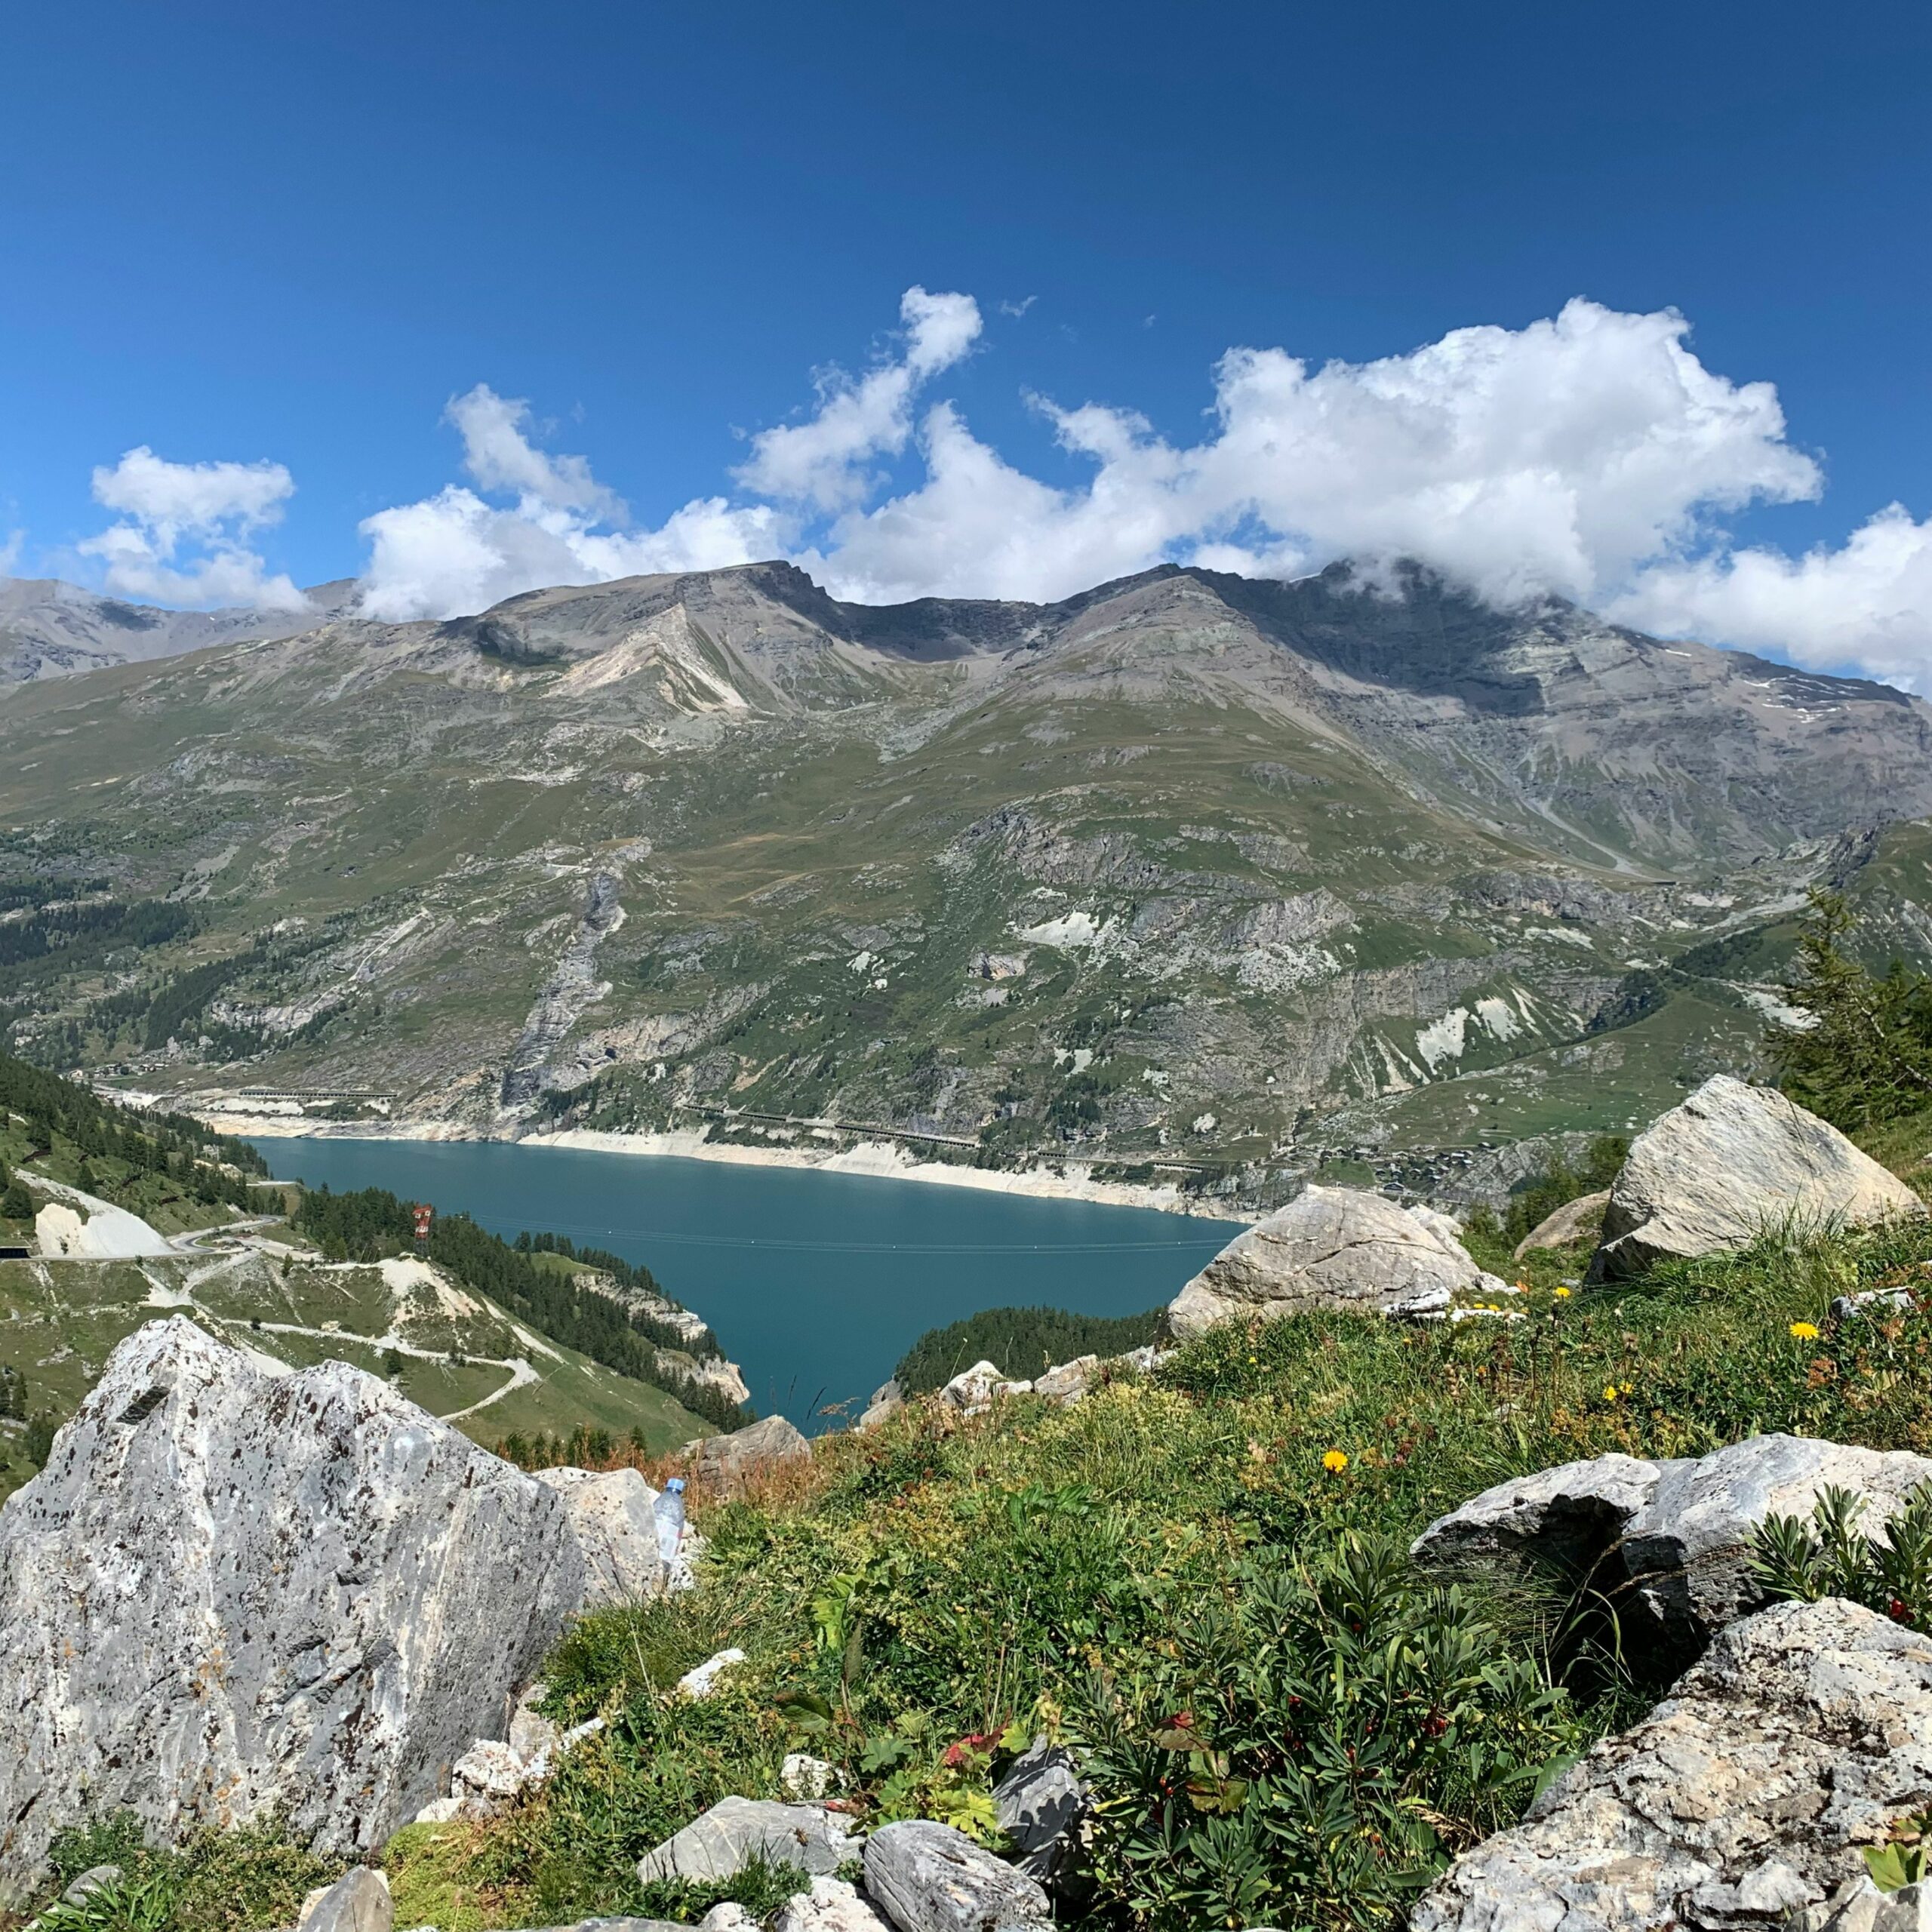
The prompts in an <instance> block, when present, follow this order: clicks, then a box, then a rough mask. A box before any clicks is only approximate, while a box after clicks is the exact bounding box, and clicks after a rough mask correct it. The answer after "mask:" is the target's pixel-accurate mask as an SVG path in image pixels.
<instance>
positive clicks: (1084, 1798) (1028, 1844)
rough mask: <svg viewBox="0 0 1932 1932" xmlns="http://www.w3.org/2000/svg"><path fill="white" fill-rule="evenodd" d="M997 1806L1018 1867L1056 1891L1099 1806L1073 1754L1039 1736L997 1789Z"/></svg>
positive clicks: (995, 1802) (995, 1787) (996, 1786)
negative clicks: (1095, 1805)
mask: <svg viewBox="0 0 1932 1932" xmlns="http://www.w3.org/2000/svg"><path fill="white" fill-rule="evenodd" d="M993 1808H994V1810H995V1812H996V1813H997V1814H998V1818H999V1828H1000V1829H1001V1831H1003V1832H1004V1833H1005V1834H1006V1838H1007V1843H1008V1845H1010V1846H1011V1848H1012V1851H1013V1862H1014V1865H1015V1866H1017V1867H1018V1868H1019V1869H1020V1870H1021V1871H1022V1872H1025V1873H1026V1875H1027V1876H1028V1877H1029V1878H1037V1879H1038V1880H1039V1881H1040V1882H1041V1884H1043V1885H1044V1886H1046V1887H1048V1889H1049V1890H1051V1889H1053V1888H1054V1886H1055V1884H1056V1883H1057V1881H1059V1880H1060V1878H1062V1877H1063V1875H1066V1872H1067V1871H1068V1869H1069V1867H1070V1866H1072V1864H1073V1863H1074V1861H1075V1859H1076V1858H1077V1857H1078V1854H1079V1850H1080V1827H1081V1823H1082V1822H1083V1820H1084V1819H1085V1818H1086V1817H1087V1814H1088V1812H1089V1811H1090V1810H1091V1809H1092V1808H1093V1800H1092V1798H1091V1796H1090V1795H1089V1794H1088V1789H1087V1787H1086V1786H1085V1785H1084V1783H1082V1782H1081V1777H1080V1774H1079V1772H1078V1770H1076V1769H1075V1766H1074V1762H1073V1758H1072V1754H1071V1753H1070V1752H1068V1751H1067V1750H1066V1749H1064V1748H1063V1746H1060V1745H1057V1744H1055V1743H1052V1742H1051V1741H1050V1740H1048V1739H1047V1738H1045V1737H1036V1738H1035V1739H1034V1740H1033V1742H1032V1746H1030V1747H1029V1749H1026V1750H1025V1751H1023V1752H1021V1753H1020V1755H1019V1756H1018V1757H1017V1758H1014V1761H1013V1762H1012V1764H1011V1765H1010V1766H1009V1767H1008V1770H1007V1773H1006V1775H1005V1776H1004V1777H1003V1778H1001V1780H1000V1781H999V1783H998V1784H996V1785H995V1786H994V1787H993Z"/></svg>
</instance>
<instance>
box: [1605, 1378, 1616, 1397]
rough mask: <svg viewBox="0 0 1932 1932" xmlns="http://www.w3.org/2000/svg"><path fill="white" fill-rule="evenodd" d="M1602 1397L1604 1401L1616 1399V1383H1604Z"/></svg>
mask: <svg viewBox="0 0 1932 1932" xmlns="http://www.w3.org/2000/svg"><path fill="white" fill-rule="evenodd" d="M1603 1398H1604V1401H1606V1402H1614V1401H1616V1400H1617V1384H1616V1383H1614V1382H1607V1383H1604V1391H1603Z"/></svg>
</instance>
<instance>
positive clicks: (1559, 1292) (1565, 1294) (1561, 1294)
mask: <svg viewBox="0 0 1932 1932" xmlns="http://www.w3.org/2000/svg"><path fill="white" fill-rule="evenodd" d="M1551 1292H1552V1294H1554V1295H1555V1297H1556V1299H1557V1300H1558V1301H1567V1300H1569V1299H1570V1291H1569V1290H1568V1289H1567V1288H1555V1289H1552V1291H1551Z"/></svg>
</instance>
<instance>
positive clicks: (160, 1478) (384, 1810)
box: [0, 1318, 583, 1879]
mask: <svg viewBox="0 0 1932 1932" xmlns="http://www.w3.org/2000/svg"><path fill="white" fill-rule="evenodd" d="M582 1595H583V1558H582V1557H581V1555H580V1553H579V1552H578V1549H577V1543H576V1541H575V1540H574V1538H573V1537H571V1534H570V1532H569V1529H568V1525H567V1524H566V1521H565V1514H564V1511H563V1509H562V1506H561V1504H560V1503H558V1500H557V1498H556V1497H555V1495H553V1494H552V1492H551V1491H549V1490H547V1489H546V1488H545V1487H543V1484H540V1483H537V1482H534V1481H531V1478H528V1476H526V1475H523V1474H522V1473H521V1472H520V1471H519V1470H517V1469H512V1467H511V1466H510V1465H509V1464H508V1463H505V1462H503V1461H502V1460H500V1459H499V1458H497V1457H494V1456H492V1455H491V1454H488V1453H487V1452H486V1451H484V1450H481V1449H479V1448H478V1447H476V1446H475V1444H473V1443H472V1442H471V1441H469V1440H468V1439H467V1438H466V1437H464V1436H463V1435H460V1434H459V1433H458V1432H457V1431H456V1430H455V1429H451V1428H449V1427H448V1426H446V1425H445V1424H444V1423H440V1422H438V1421H437V1420H435V1418H434V1417H431V1416H429V1415H426V1414H424V1413H423V1411H422V1410H420V1409H419V1408H417V1407H415V1406H414V1404H412V1403H410V1402H408V1401H405V1399H404V1398H402V1397H401V1395H398V1394H397V1393H396V1392H395V1390H393V1389H391V1388H390V1387H389V1385H388V1384H387V1383H385V1382H383V1381H381V1380H378V1379H377V1377H374V1376H371V1375H367V1374H364V1373H362V1372H361V1371H360V1370H358V1369H355V1368H351V1367H348V1366H347V1365H346V1364H343V1363H341V1362H325V1363H323V1364H321V1365H319V1366H318V1367H314V1368H309V1369H305V1370H303V1371H300V1373H298V1374H292V1375H284V1376H275V1377H271V1376H269V1375H266V1374H263V1373H261V1372H260V1371H258V1370H257V1368H255V1367H254V1366H253V1365H251V1362H250V1361H249V1360H248V1358H247V1357H245V1355H242V1354H241V1353H240V1352H238V1351H237V1350H236V1349H232V1348H230V1347H229V1346H227V1345H226V1343H221V1342H217V1341H216V1340H213V1339H212V1338H211V1337H209V1336H208V1335H207V1334H205V1333H204V1332H203V1331H202V1330H201V1329H199V1328H198V1327H195V1324H193V1323H192V1322H191V1321H188V1320H186V1319H185V1318H175V1319H174V1320H171V1321H162V1322H152V1323H150V1324H148V1325H147V1326H146V1327H143V1328H142V1329H140V1330H139V1331H137V1332H136V1333H135V1334H133V1335H131V1336H130V1337H128V1339H127V1340H125V1341H124V1342H123V1343H121V1345H120V1346H119V1347H118V1348H117V1349H115V1351H114V1352H113V1354H112V1356H111V1357H110V1358H109V1361H108V1363H107V1365H106V1370H105V1372H104V1373H103V1375H102V1377H101V1379H100V1382H99V1383H97V1385H96V1386H95V1387H94V1389H93V1390H92V1391H91V1392H90V1393H89V1395H88V1396H87V1397H86V1398H85V1400H84V1401H82V1404H81V1406H80V1408H79V1410H78V1412H77V1413H76V1414H75V1417H74V1418H73V1420H72V1421H71V1422H69V1423H68V1424H67V1426H66V1427H65V1428H64V1429H62V1430H61V1431H60V1434H59V1435H57V1437H56V1438H55V1440H54V1447H53V1451H52V1453H51V1455H50V1456H49V1457H48V1463H47V1466H46V1467H45V1469H43V1470H42V1472H41V1473H40V1475H38V1476H37V1477H36V1478H35V1479H34V1480H33V1481H32V1482H30V1483H29V1484H27V1485H26V1487H24V1488H23V1489H22V1490H20V1491H18V1492H17V1494H15V1495H14V1496H13V1497H11V1498H10V1499H9V1500H8V1503H7V1504H6V1506H5V1509H4V1510H0V1819H4V1820H5V1821H6V1822H5V1825H4V1827H0V1870H4V1871H5V1872H6V1873H7V1874H8V1876H9V1877H10V1878H17V1879H18V1878H31V1876H32V1875H34V1874H35V1873H37V1872H38V1870H39V1869H40V1868H41V1866H42V1863H43V1862H44V1857H45V1850H46V1845H47V1841H48V1834H49V1833H50V1832H51V1831H52V1830H54V1829H55V1828H56V1827H57V1826H58V1825H60V1823H63V1822H65V1821H67V1820H71V1819H72V1818H75V1817H78V1816H80V1815H81V1814H82V1811H83V1810H86V1811H88V1812H89V1813H92V1814H104V1813H106V1812H110V1811H113V1810H122V1809H126V1810H132V1811H134V1813H135V1814H137V1816H138V1817H140V1820H141V1821H142V1823H143V1825H144V1826H146V1827H147V1829H149V1832H151V1833H152V1835H154V1836H155V1838H158V1839H159V1840H161V1841H164V1842H166V1841H172V1840H174V1839H176V1838H179V1837H180V1835H182V1834H183V1833H184V1832H186V1831H188V1830H189V1829H192V1828H193V1827H194V1826H197V1825H200V1824H203V1823H211V1824H212V1823H244V1822H246V1821H248V1820H252V1819H257V1818H261V1817H267V1816H269V1815H270V1814H273V1813H275V1812H278V1811H279V1812H281V1813H284V1814H285V1815H286V1816H287V1818H288V1823H289V1824H290V1826H291V1829H293V1831H294V1832H295V1833H296V1835H298V1836H299V1837H301V1838H304V1839H306V1840H309V1841H312V1842H313V1843H314V1844H316V1845H317V1846H318V1848H319V1849H321V1850H325V1851H328V1852H331V1853H334V1854H338V1855H350V1856H352V1855H354V1854H356V1853H358V1852H361V1851H363V1850H368V1849H369V1848H371V1847H375V1846H377V1845H380V1844H381V1843H382V1842H383V1841H384V1840H385V1839H386V1838H388V1837H389V1835H390V1833H391V1832H393V1831H394V1830H395V1829H396V1828H397V1826H399V1825H401V1823H404V1822H405V1820H407V1819H408V1818H409V1817H411V1815H412V1814H414V1812H415V1810H416V1809H417V1807H418V1806H420V1804H423V1803H424V1802H425V1801H427V1800H428V1799H429V1798H431V1797H432V1796H433V1795H435V1787H436V1785H437V1783H438V1781H439V1777H440V1774H441V1769H442V1767H444V1766H446V1765H448V1764H450V1763H451V1762H452V1761H454V1759H455V1758H457V1756H458V1755H460V1753H461V1752H463V1750H464V1749H466V1747H467V1746H469V1743H470V1741H471V1740H472V1739H473V1738H475V1737H478V1736H479V1735H483V1734H487V1733H488V1731H490V1730H491V1729H492V1728H494V1727H496V1726H498V1725H500V1724H501V1723H502V1721H503V1711H504V1708H505V1706H506V1703H507V1702H508V1700H509V1696H510V1694H511V1693H512V1691H513V1690H515V1687H516V1686H517V1685H518V1684H521V1683H523V1682H525V1681H527V1680H528V1678H529V1677H530V1675H531V1672H532V1669H533V1668H534V1666H535V1664H536V1663H537V1660H538V1659H539V1658H540V1657H541V1656H542V1655H543V1653H544V1651H546V1649H547V1648H548V1647H549V1644H551V1643H552V1641H554V1640H555V1637H556V1636H557V1635H558V1632H560V1631H561V1628H562V1626H563V1623H564V1621H565V1618H566V1617H567V1616H568V1614H569V1613H570V1612H571V1611H573V1610H574V1608H575V1607H577V1604H578V1602H579V1601H580V1600H581V1598H582ZM215 1660H219V1667H217V1666H216V1663H215Z"/></svg>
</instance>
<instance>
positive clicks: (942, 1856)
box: [866, 1818, 1053, 1932]
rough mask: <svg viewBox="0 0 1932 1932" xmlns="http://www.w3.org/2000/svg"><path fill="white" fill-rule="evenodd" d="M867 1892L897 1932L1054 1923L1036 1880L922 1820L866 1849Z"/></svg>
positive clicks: (1025, 1931)
mask: <svg viewBox="0 0 1932 1932" xmlns="http://www.w3.org/2000/svg"><path fill="white" fill-rule="evenodd" d="M866 1893H867V1894H868V1895H869V1897H871V1898H872V1900H873V1902H874V1903H875V1904H876V1905H877V1906H878V1907H879V1908H880V1909H881V1911H883V1912H884V1914H885V1915H886V1917H887V1918H889V1919H890V1920H891V1921H892V1923H893V1924H894V1925H896V1926H897V1927H899V1932H1008V1928H1011V1932H1032V1929H1033V1928H1034V1927H1045V1926H1049V1925H1051V1924H1052V1922H1053V1918H1052V1914H1051V1911H1050V1910H1049V1909H1048V1904H1047V1895H1046V1893H1045V1891H1044V1889H1043V1888H1042V1887H1041V1884H1040V1882H1039V1881H1038V1879H1036V1878H1029V1877H1028V1876H1027V1875H1026V1873H1024V1872H1017V1871H1015V1870H1014V1868H1013V1867H1012V1866H1011V1865H1008V1863H1006V1862H1005V1861H1004V1860H1003V1859H998V1858H995V1857H994V1856H993V1855H992V1853H991V1852H989V1851H987V1850H984V1849H983V1847H980V1846H979V1845H977V1844H974V1842H973V1841H972V1840H971V1838H968V1836H967V1835H965V1833H964V1832H957V1831H955V1830H954V1829H953V1828H952V1826H950V1825H940V1824H934V1823H932V1822H931V1820H928V1819H924V1818H916V1819H908V1820H905V1821H903V1823H899V1824H896V1825H883V1826H881V1827H880V1828H879V1829H878V1830H877V1831H875V1832H873V1834H872V1836H871V1837H870V1838H868V1839H867V1840H866Z"/></svg>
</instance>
